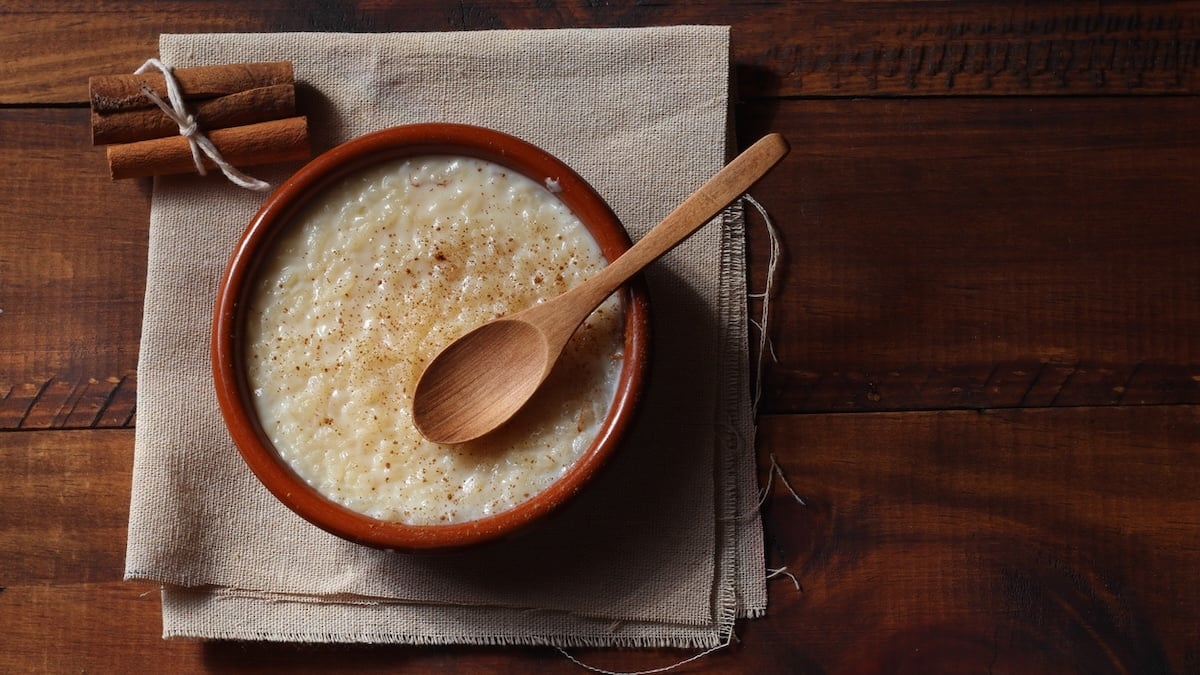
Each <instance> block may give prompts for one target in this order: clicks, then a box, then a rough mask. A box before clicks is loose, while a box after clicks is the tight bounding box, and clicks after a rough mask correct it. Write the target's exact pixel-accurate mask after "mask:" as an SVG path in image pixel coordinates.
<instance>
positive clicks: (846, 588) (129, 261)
mask: <svg viewBox="0 0 1200 675" xmlns="http://www.w3.org/2000/svg"><path fill="white" fill-rule="evenodd" d="M0 19H2V21H0V56H3V58H0V153H3V155H4V157H5V159H6V160H7V163H6V170H5V171H3V172H0V634H2V635H3V636H4V638H3V643H4V646H3V648H0V672H80V671H88V672H138V671H146V672H161V671H170V672H181V673H189V672H211V671H218V672H263V671H267V672H294V671H300V670H318V669H319V670H321V671H322V672H347V673H349V672H356V673H357V672H364V671H365V672H393V671H395V670H396V669H397V668H401V669H406V670H412V671H414V672H431V671H437V672H464V673H465V672H529V673H557V672H579V670H578V668H576V667H574V666H571V665H570V664H568V662H566V661H565V659H564V657H563V656H562V655H560V654H558V653H557V652H554V651H552V650H545V649H508V648H478V649H476V648H410V647H346V646H292V645H285V646H281V645H272V644H244V643H228V642H212V643H199V642H192V641H171V642H165V641H162V640H161V639H159V634H160V631H161V616H160V606H159V599H158V593H157V591H156V588H155V587H154V586H153V585H152V584H145V583H127V582H123V581H121V580H120V579H121V573H122V567H123V557H124V543H125V527H126V520H127V514H128V503H129V489H130V475H131V467H132V448H133V436H134V431H133V429H132V428H130V427H132V425H134V424H135V423H136V392H137V372H136V367H137V350H138V340H139V334H140V321H141V303H142V294H143V291H144V279H145V258H146V244H147V227H148V215H149V192H150V183H149V182H148V181H130V182H123V183H115V184H114V183H112V182H110V181H109V179H108V178H107V173H106V167H105V163H104V156H103V153H102V152H101V151H98V150H97V149H95V148H92V147H91V146H90V144H89V143H90V140H89V138H88V126H89V121H88V111H87V109H86V96H87V77H88V76H90V75H94V74H100V73H107V72H128V71H131V70H133V69H134V68H136V67H137V66H138V65H140V64H141V63H142V62H143V61H144V60H145V59H146V58H147V57H148V56H152V55H155V53H156V51H157V36H158V34H159V33H160V32H168V31H172V32H188V31H262V30H334V31H342V30H350V31H393V30H414V31H430V30H481V29H494V28H561V27H576V26H578V27H587V26H635V25H666V24H676V23H726V24H732V25H733V54H732V57H733V61H734V66H735V68H736V71H737V84H738V89H737V97H736V101H737V105H736V110H735V116H736V119H737V131H738V139H739V141H740V144H741V145H742V146H743V147H744V146H745V145H746V144H748V143H749V142H751V141H753V140H754V139H755V138H757V137H759V136H761V135H762V134H764V133H766V132H768V131H781V132H783V133H784V134H785V135H786V136H787V137H788V139H789V140H790V141H791V144H792V147H793V151H792V154H791V156H790V157H789V158H788V160H787V161H785V162H784V163H783V164H782V165H781V166H780V167H779V169H778V170H777V171H776V172H775V173H773V174H772V175H771V176H770V177H768V179H767V181H766V182H765V183H764V184H763V185H762V186H760V187H759V188H757V189H756V190H755V194H756V196H757V197H758V198H759V199H760V200H761V201H762V202H763V203H764V204H765V205H766V206H767V208H768V209H769V210H770V212H771V213H772V215H773V216H774V217H775V220H776V221H777V224H778V226H779V228H780V230H781V232H782V235H783V243H784V264H783V274H782V277H781V279H780V282H781V283H780V286H779V287H778V293H777V294H776V295H775V296H774V297H773V302H774V308H775V310H774V311H775V314H774V317H775V318H774V324H773V330H772V334H771V337H772V341H773V347H774V351H775V353H776V355H777V356H778V362H777V363H770V364H768V366H767V371H766V378H765V380H764V384H765V390H764V393H765V397H764V400H763V406H762V409H763V410H764V411H768V412H770V413H774V414H768V415H765V416H764V417H762V419H761V420H760V428H759V431H760V437H759V443H758V446H759V453H760V462H761V471H762V474H761V475H762V480H763V482H764V483H766V482H767V481H768V480H769V481H770V485H771V489H770V492H769V494H768V498H767V500H766V502H765V507H764V508H765V517H766V532H767V550H766V556H767V562H768V566H769V567H770V568H786V571H787V572H788V573H789V574H792V575H794V577H795V582H796V584H798V588H797V587H796V586H793V582H792V579H791V578H789V577H788V576H785V575H783V574H780V575H779V576H776V577H774V578H773V579H772V580H771V582H770V608H769V612H768V616H767V618H765V619H762V620H755V621H747V622H742V623H739V625H738V627H737V633H738V637H739V641H738V642H737V643H736V644H735V645H734V646H733V647H731V648H730V649H729V650H728V651H725V652H722V653H719V654H714V655H712V656H710V657H707V658H705V659H703V660H701V661H700V662H698V663H695V664H692V665H691V666H688V667H686V668H682V669H680V670H678V671H675V672H681V673H687V672H706V673H707V672H717V673H744V672H763V673H775V672H793V673H872V672H879V673H883V672H889V673H895V672H914V673H916V672H920V673H925V672H985V671H986V672H1020V673H1036V672H1052V673H1058V672H1088V673H1106V672H1113V673H1120V672H1136V673H1192V672H1200V637H1197V636H1200V610H1198V609H1197V603H1196V602H1195V599H1196V598H1197V597H1200V577H1197V575H1196V573H1195V570H1196V569H1197V567H1198V566H1200V506H1198V505H1200V501H1198V500H1197V496H1198V495H1197V487H1196V486H1197V485H1200V406H1198V405H1197V404H1198V403H1200V346H1198V343H1197V342H1196V340H1194V339H1193V337H1192V336H1194V335H1196V334H1200V333H1198V330H1200V263H1197V260H1200V256H1198V254H1200V228H1197V227H1196V217H1195V214H1197V213H1200V196H1198V195H1200V191H1198V190H1197V189H1196V186H1197V178H1196V177H1197V176H1200V152H1198V151H1200V147H1197V146H1198V144H1200V140H1197V139H1200V133H1197V132H1198V131H1200V114H1198V113H1200V98H1197V96H1196V94H1198V93H1200V88H1198V86H1197V85H1198V81H1197V78H1198V75H1197V72H1198V68H1200V46H1198V44H1200V5H1198V4H1196V3H1182V2H1145V3H1135V2H1129V1H1120V2H1111V3H1094V2H1087V3H1084V2H1061V3H1052V4H1051V3H1029V2H1019V3H1003V4H1001V3H992V2H984V1H982V0H962V1H959V2H953V3H949V2H907V1H905V2H880V1H872V2H833V1H831V0H814V1H812V2H803V3H791V2H775V1H769V2H739V1H736V0H735V1H732V2H718V1H716V0H700V1H698V2H694V3H594V2H546V3H527V2H518V1H517V0H495V1H492V2H482V1H475V2H469V1H468V2H460V3H449V4H447V3H437V2H432V0H402V1H400V2H386V3H385V2H378V1H377V0H300V1H298V2H292V1H287V2H285V1H284V0H265V1H264V2H259V3H255V4H253V5H250V4H246V3H240V2H232V1H231V0H213V1H207V2H199V1H196V2H191V1H184V0H169V1H167V2H161V3H151V2H146V1H144V0H116V1H114V2H106V3H102V4H101V3H95V2H90V1H87V0H69V1H67V2H59V3H41V4H38V3H25V2H15V1H13V0H0ZM750 248H751V265H750V278H751V281H752V285H753V286H754V287H755V289H756V290H757V289H759V288H761V284H762V278H763V274H764V272H765V267H766V261H767V255H766V254H767V242H766V239H765V237H764V235H763V229H762V226H761V224H759V223H758V222H757V220H753V221H752V223H751V228H750ZM952 409H958V410H952ZM964 409H965V410H964ZM63 429H69V430H68V431H64V430H63ZM772 459H774V461H776V462H777V464H778V466H779V470H780V472H781V473H778V474H777V473H773V472H772V470H771V466H770V463H771V461H772ZM781 476H784V477H786V479H787V480H788V481H789V483H790V485H791V486H792V487H794V488H795V489H796V491H797V492H798V493H799V494H800V495H801V496H802V497H803V498H804V499H805V500H806V502H807V505H806V506H801V505H800V504H798V503H797V502H796V501H795V500H794V498H793V497H792V495H791V494H790V492H789V491H788V490H787V489H786V488H785V486H784V485H783V484H782V482H781V480H782V479H781ZM572 653H573V654H574V655H576V656H578V657H580V658H581V659H582V660H584V661H585V662H587V663H589V664H592V665H594V666H598V667H602V668H606V669H609V670H615V671H636V670H646V669H652V668H658V667H662V666H667V665H669V664H671V663H674V662H676V661H678V660H679V659H681V658H686V657H687V656H690V655H691V653H690V652H680V651H673V650H630V651H611V650H578V651H573V652H572Z"/></svg>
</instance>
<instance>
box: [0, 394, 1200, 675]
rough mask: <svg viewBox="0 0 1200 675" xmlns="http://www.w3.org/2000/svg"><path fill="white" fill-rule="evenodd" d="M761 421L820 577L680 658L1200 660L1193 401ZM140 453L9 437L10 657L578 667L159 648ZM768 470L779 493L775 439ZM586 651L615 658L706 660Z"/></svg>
mask: <svg viewBox="0 0 1200 675" xmlns="http://www.w3.org/2000/svg"><path fill="white" fill-rule="evenodd" d="M760 434H761V439H760V442H761V444H762V446H763V447H764V448H769V449H770V454H771V455H773V456H774V458H775V460H776V461H777V462H778V466H779V467H780V470H781V471H782V473H783V475H784V476H785V477H786V479H787V480H788V482H789V483H790V485H791V486H793V487H794V488H795V489H796V490H797V491H798V492H799V493H800V494H801V495H802V496H803V497H804V499H805V500H806V502H807V505H806V506H801V505H799V504H797V503H796V502H795V501H794V499H793V498H792V496H791V494H790V493H789V492H788V491H787V489H786V488H785V487H784V485H783V483H782V482H781V481H780V480H779V478H778V477H775V478H774V479H772V481H771V490H770V493H769V499H768V501H767V503H766V506H765V513H766V528H767V539H768V551H767V556H768V566H770V567H772V568H780V567H786V569H787V571H788V572H790V573H791V574H793V575H795V578H796V582H797V583H798V584H799V586H800V588H799V590H798V589H797V588H796V587H795V586H793V584H792V581H791V580H790V579H789V578H787V577H786V576H783V575H780V576H778V577H776V578H774V579H773V580H772V581H771V582H770V584H771V585H770V613H769V619H767V620H762V621H749V622H743V623H741V624H739V626H738V635H739V642H738V644H737V645H736V646H735V647H734V648H732V649H731V650H729V651H727V652H723V653H721V654H716V655H713V656H711V657H708V658H706V659H704V660H703V661H701V662H700V664H698V665H697V667H695V668H690V669H686V670H683V671H682V672H730V673H733V672H781V671H780V670H779V668H781V667H786V668H788V669H789V670H788V672H797V673H808V672H812V673H819V672H830V673H838V672H845V673H869V672H880V673H883V672H977V671H978V672H982V671H984V670H987V669H988V668H989V667H990V668H991V669H992V670H993V671H994V672H1022V673H1034V672H1063V671H1071V672H1094V673H1100V672H1191V671H1193V670H1194V669H1195V667H1197V666H1198V665H1200V662H1198V661H1197V655H1200V640H1198V638H1197V633H1196V631H1195V630H1194V627H1195V626H1196V625H1198V624H1200V607H1197V606H1196V605H1195V603H1192V602H1190V601H1185V600H1184V599H1187V598H1194V597H1197V594H1198V593H1200V578H1198V577H1196V575H1195V574H1194V570H1195V567H1194V565H1193V564H1192V563H1193V561H1194V560H1195V558H1196V555H1197V552H1198V551H1200V502H1198V501H1197V500H1196V499H1195V485H1197V484H1198V482H1200V413H1198V412H1197V410H1196V409H1195V408H1194V407H1191V406H1136V407H1135V406H1124V407H1114V408H1099V409H1096V408H1072V409H1041V410H1007V411H998V412H990V413H983V414H980V413H975V412H928V413H876V414H852V415H846V414H827V415H781V416H768V417H765V418H763V420H762V423H761V426H760ZM132 445H133V432H132V431H130V430H112V431H73V432H60V431H54V432H48V431H40V432H7V433H0V447H2V448H3V452H0V533H2V536H0V569H2V570H4V571H3V576H2V577H0V586H3V587H4V590H3V591H2V592H0V631H3V633H4V634H5V636H6V640H7V641H8V643H9V644H10V645H17V646H18V648H16V649H13V648H6V649H5V650H0V670H3V671H5V672H31V671H50V672H63V671H67V670H87V671H109V672H111V671H113V670H129V669H136V668H140V667H145V668H150V669H151V670H155V671H158V670H161V669H163V668H169V669H170V670H171V671H172V672H201V671H204V670H218V671H221V672H261V670H262V669H264V668H265V669H268V670H272V671H277V672H287V671H291V670H294V669H313V668H320V669H321V670H322V671H323V672H324V671H329V672H362V671H363V670H364V669H366V670H373V669H387V668H394V667H396V666H397V665H398V664H403V665H404V666H405V667H407V668H411V669H415V670H417V671H428V670H429V669H434V668H437V669H442V670H445V671H447V672H479V671H480V670H484V671H488V670H491V671H495V672H516V671H519V672H531V673H550V672H564V671H567V670H570V668H569V667H568V666H567V664H566V662H565V661H564V660H563V657H562V656H561V655H559V654H557V653H556V652H553V651H551V650H542V649H500V648H490V649H447V648H436V649H427V648H408V647H345V646H325V647H319V646H305V647H297V646H292V645H269V644H243V643H226V642H214V643H208V644H201V643H197V642H189V641H172V642H162V641H160V640H159V639H158V635H159V632H160V628H161V627H160V625H159V621H160V617H159V607H158V597H157V593H156V592H155V589H154V587H153V586H152V585H149V584H144V583H123V582H121V581H120V575H121V568H122V558H123V552H124V543H123V542H124V528H125V518H126V514H127V511H128V499H129V482H128V479H129V471H130V467H131V461H132V455H131V450H132ZM1064 466H1068V467H1070V470H1067V471H1064V470H1063V467H1064ZM761 468H762V472H763V478H762V482H763V483H764V484H765V483H766V482H767V472H768V471H769V470H770V467H769V459H768V455H767V453H764V454H763V457H762V467H761ZM118 615H119V616H121V617H122V618H121V620H120V621H114V620H113V619H112V617H113V616H118ZM48 638H49V639H48ZM572 653H573V654H574V655H575V656H577V657H579V658H581V659H583V660H584V661H586V662H587V663H589V664H592V665H596V666H600V667H604V668H607V669H610V670H640V669H646V668H652V667H659V666H663V665H667V664H670V663H672V662H674V661H675V660H678V659H680V658H683V657H686V656H688V655H690V652H686V651H675V650H650V651H641V650H632V651H623V652H612V651H607V650H578V651H573V652H572Z"/></svg>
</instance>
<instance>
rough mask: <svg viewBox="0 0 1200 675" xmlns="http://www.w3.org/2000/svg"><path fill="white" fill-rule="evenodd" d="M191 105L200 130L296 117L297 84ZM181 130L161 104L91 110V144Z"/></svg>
mask: <svg viewBox="0 0 1200 675" xmlns="http://www.w3.org/2000/svg"><path fill="white" fill-rule="evenodd" d="M188 107H189V109H190V111H191V113H192V115H193V116H194V117H195V118H196V124H197V125H198V126H199V127H200V130H201V131H205V132H207V131H211V130H213V129H223V128H225V127H240V126H244V125H247V124H254V123H256V122H266V121H268V120H277V119H283V118H285V117H293V116H294V115H295V114H296V87H295V85H292V84H276V85H272V86H269V87H259V88H257V89H250V90H248V91H240V92H237V93H236V94H230V95H228V96H222V97H220V98H213V99H207V100H203V101H198V102H196V103H192V104H190V105H189V106H188ZM178 133H179V125H177V124H176V123H175V122H174V121H173V120H172V119H171V118H170V117H167V115H166V113H164V112H163V111H162V110H161V109H160V108H158V107H154V108H143V109H140V110H120V111H117V112H111V113H98V112H95V111H93V112H92V145H108V144H109V143H132V142H134V141H145V140H149V139H151V138H162V137H164V136H174V135H176V134H178Z"/></svg>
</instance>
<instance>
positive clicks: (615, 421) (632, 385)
mask: <svg viewBox="0 0 1200 675" xmlns="http://www.w3.org/2000/svg"><path fill="white" fill-rule="evenodd" d="M427 155H454V156H465V157H471V158H476V159H481V160H485V161H489V162H493V163H495V164H499V165H501V166H504V167H508V168H509V169H512V170H515V171H517V172H519V173H521V174H523V175H525V176H527V177H529V178H531V179H532V180H533V181H535V182H536V183H538V184H542V185H547V186H550V187H552V188H553V190H552V191H553V192H555V193H556V196H557V197H558V198H559V200H561V201H562V202H563V203H564V204H565V205H566V206H567V207H568V208H569V209H570V210H571V211H572V212H573V213H574V214H575V215H576V216H577V217H578V218H579V220H580V221H581V222H582V223H583V224H584V225H585V226H586V227H587V229H588V231H589V233H590V234H591V236H592V238H593V239H594V240H595V241H596V243H597V244H598V245H599V248H600V250H601V252H602V254H603V255H604V257H605V259H607V260H610V261H611V260H613V259H614V258H615V257H617V256H619V255H620V254H621V253H623V252H624V251H625V250H626V249H628V247H629V245H630V241H629V237H628V235H627V234H626V232H625V230H624V228H623V226H622V225H621V223H620V221H619V220H618V219H617V217H616V216H615V215H614V214H613V212H612V210H611V209H610V208H609V207H608V205H607V204H606V203H605V202H604V200H603V199H602V198H601V197H600V196H599V195H598V194H597V193H596V192H595V190H593V189H592V188H591V186H589V185H588V184H587V183H586V182H585V181H584V180H583V179H582V178H581V177H579V176H578V175H577V174H576V173H575V172H574V171H572V170H571V169H570V168H569V167H567V166H566V165H564V164H563V163H562V162H560V161H559V160H557V159H556V158H554V157H553V156H551V155H550V154H549V153H546V152H545V151H543V150H540V149H539V148H537V147H535V146H533V145H531V144H529V143H526V142H524V141H522V140H520V139H517V138H514V137H512V136H508V135H505V134H502V133H499V132H496V131H492V130H488V129H483V128H480V127H472V126H465V125H456V124H418V125H408V126H402V127H394V128H391V129H386V130H383V131H380V132H376V133H374V134H370V135H367V136H363V137H360V138H358V139H355V140H352V141H349V142H347V143H345V144H343V145H340V146H338V147H336V148H334V149H332V150H330V151H328V152H326V153H324V154H322V155H320V156H319V157H317V158H315V159H314V160H312V161H311V162H310V163H309V164H307V165H306V166H304V167H303V168H302V169H300V170H299V171H298V172H297V173H296V174H295V175H294V176H293V177H292V178H290V179H289V180H288V181H287V182H285V183H284V184H283V185H281V186H280V187H279V188H278V189H277V190H276V191H275V192H274V193H273V194H271V196H270V197H268V199H267V200H266V202H265V203H264V204H263V206H262V207H261V208H260V210H259V211H258V213H257V214H256V215H255V217H254V218H253V219H252V221H251V222H250V224H249V226H248V227H247V229H246V230H245V232H244V233H243V235H242V238H241V240H240V241H239V243H238V244H237V246H236V248H235V250H234V252H233V254H232V256H231V258H230V261H229V264H228V266H227V268H226V271H225V275H224V277H223V278H222V280H221V284H220V287H219V290H218V295H217V302H216V307H215V311H214V321H213V334H212V356H213V373H214V380H215V385H216V392H217V399H218V402H219V404H220V407H221V412H222V415H223V416H224V418H225V421H226V425H227V427H228V428H229V431H230V435H231V437H232V438H233V440H234V443H235V444H236V446H237V448H238V450H239V452H240V453H241V455H242V457H243V459H244V460H245V461H246V464H247V465H248V466H249V468H250V469H251V470H252V471H253V473H254V474H255V475H256V476H257V477H258V479H259V480H260V481H261V482H262V483H263V485H264V486H266V487H267V489H268V490H270V491H271V493H272V494H274V495H275V497H277V498H278V499H279V500H280V501H282V502H283V503H284V504H285V505H286V506H288V507H289V508H290V509H291V510H293V511H294V512H296V513H297V514H298V515H300V516H301V517H303V518H305V519H306V520H308V521H309V522H311V523H313V524H315V525H317V526H318V527H321V528H322V529H325V530H326V531H328V532H331V533H333V534H335V535H338V536H340V537H342V538H344V539H347V540H350V541H353V542H356V543H360V544H364V545H368V546H374V547H379V548H388V549H394V550H402V551H413V552H417V551H430V550H446V549H455V548H460V547H464V546H470V545H475V544H480V543H483V542H487V541H490V540H495V539H500V538H503V537H506V536H508V535H510V534H513V533H515V532H518V531H520V530H522V529H524V528H526V527H527V526H529V525H530V524H532V523H534V522H536V521H538V520H540V519H543V518H544V517H545V516H546V515H548V514H549V513H551V512H553V511H555V510H557V509H558V508H560V507H561V506H562V505H563V504H564V503H565V502H566V501H567V500H568V499H569V498H570V497H571V496H573V495H574V494H576V493H577V492H578V491H579V490H580V489H581V488H582V487H583V486H584V485H585V484H586V483H587V482H588V481H589V480H590V479H591V478H592V476H593V475H594V474H595V473H596V471H597V470H598V469H599V468H600V467H601V466H602V465H603V464H604V463H605V462H606V461H607V460H608V459H609V457H610V456H611V455H612V454H613V452H614V451H615V450H616V449H617V447H618V446H619V444H620V441H621V438H622V437H623V435H624V434H625V432H626V430H627V429H628V428H629V426H630V424H631V422H632V418H633V416H634V413H635V408H636V405H637V400H638V397H639V395H640V393H641V390H642V388H643V386H644V383H645V379H646V375H647V370H648V359H649V338H650V335H649V333H650V331H649V309H648V299H647V294H646V290H645V287H644V284H643V283H642V282H641V280H640V279H638V280H635V281H634V282H631V283H630V284H629V285H627V286H626V287H625V288H623V289H622V290H621V291H620V298H621V306H622V310H623V313H624V324H623V328H624V332H623V335H624V350H623V354H624V358H623V363H622V366H621V371H620V375H619V379H618V380H617V386H616V395H615V398H614V399H613V401H612V404H611V406H610V407H609V409H608V413H607V416H606V418H605V419H604V420H603V421H602V422H601V424H600V426H599V432H598V433H597V435H596V437H595V440H594V441H593V442H592V443H591V445H590V446H589V447H588V449H587V450H586V451H585V452H584V453H583V455H582V456H581V457H580V458H579V459H578V460H577V461H575V462H574V463H573V464H572V465H571V466H570V467H569V468H568V469H567V470H566V472H565V473H564V474H563V475H562V476H561V477H560V478H558V479H557V480H556V481H555V482H553V483H552V484H551V485H550V486H549V487H548V488H546V489H545V490H542V491H541V492H539V493H537V494H535V495H534V496H533V497H531V498H530V499H527V500H526V501H524V502H521V503H519V504H517V505H516V506H514V507H512V508H510V509H508V510H505V511H501V512H499V513H496V514H493V515H489V516H485V517H482V518H479V519H476V520H468V521H464V522H452V523H448V524H438V525H411V524H405V523H401V522H394V521H384V520H378V519H375V518H372V517H370V516H367V515H364V514H361V513H359V512H356V511H353V510H351V509H348V508H346V507H344V506H342V505H340V504H338V503H336V502H334V501H332V500H330V499H328V498H326V497H325V496H323V495H321V494H320V493H319V492H318V491H317V490H316V489H314V488H312V487H311V486H310V485H309V484H308V483H306V482H305V481H304V480H303V479H302V478H301V477H300V476H299V475H298V474H296V473H295V472H294V471H293V470H292V469H291V468H290V467H289V466H288V465H287V463H286V462H285V460H284V459H283V458H282V457H281V456H280V454H279V453H278V452H277V451H276V449H275V447H274V446H273V444H272V442H271V441H270V439H269V437H268V435H267V434H266V433H265V432H264V430H263V425H262V424H261V423H260V421H259V419H258V417H257V414H256V412H255V406H254V403H253V400H252V393H251V389H250V386H249V385H248V381H247V368H246V365H247V358H248V357H247V353H246V339H245V330H246V324H247V317H246V315H245V308H246V307H248V306H249V304H250V303H249V294H250V293H251V291H252V290H253V287H254V285H255V284H254V282H255V280H256V278H257V275H258V273H259V271H260V266H261V264H262V261H263V259H264V257H265V256H266V255H267V254H268V253H269V252H270V250H271V249H272V245H273V243H274V241H275V240H276V238H277V236H278V235H279V234H280V233H282V232H284V231H286V230H287V229H288V228H289V226H290V225H291V224H292V222H293V221H294V220H295V219H296V217H297V216H298V215H300V214H301V213H302V212H303V211H304V210H305V208H306V207H307V206H308V205H310V204H312V203H313V201H314V200H315V199H317V198H318V197H319V196H320V195H321V194H322V193H323V192H324V191H325V190H327V189H328V188H331V187H332V186H334V185H336V184H338V183H339V182H340V181H342V180H343V179H344V178H346V177H348V176H350V175H352V174H354V173H356V172H359V171H362V170H364V169H368V168H370V167H372V166H375V165H377V164H380V163H383V162H389V161H393V160H399V159H403V158H407V157H419V156H427Z"/></svg>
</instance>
